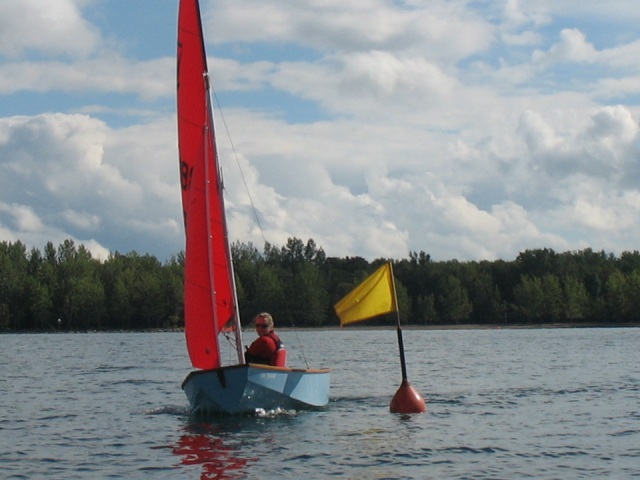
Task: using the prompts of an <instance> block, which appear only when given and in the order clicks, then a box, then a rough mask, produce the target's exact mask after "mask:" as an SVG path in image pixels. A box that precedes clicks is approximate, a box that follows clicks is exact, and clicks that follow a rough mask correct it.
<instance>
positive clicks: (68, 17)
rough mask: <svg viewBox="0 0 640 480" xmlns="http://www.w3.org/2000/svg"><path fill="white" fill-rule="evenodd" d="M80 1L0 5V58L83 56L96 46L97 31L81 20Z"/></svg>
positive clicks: (46, 0) (40, 0) (44, 0)
mask: <svg viewBox="0 0 640 480" xmlns="http://www.w3.org/2000/svg"><path fill="white" fill-rule="evenodd" d="M83 3H86V2H85V1H80V0H56V1H50V0H19V1H12V0H8V1H3V2H0V56H5V57H10V58H15V57H19V56H20V55H22V54H24V53H25V52H35V53H41V54H50V55H61V56H70V57H86V56H87V55H89V54H90V53H91V52H93V51H94V50H95V49H96V48H97V47H98V45H99V42H100V35H99V32H97V30H96V29H95V28H94V27H93V26H92V25H91V24H90V23H89V22H87V20H86V19H84V18H83V17H82V11H81V9H80V6H81V5H82V4H83Z"/></svg>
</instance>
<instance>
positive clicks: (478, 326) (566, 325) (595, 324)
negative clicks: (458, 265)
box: [0, 322, 640, 335]
mask: <svg viewBox="0 0 640 480" xmlns="http://www.w3.org/2000/svg"><path fill="white" fill-rule="evenodd" d="M401 327H402V330H544V329H568V328H638V327H640V323H638V322H630V323H616V324H611V323H598V322H591V323H566V322H560V323H535V324H521V325H502V324H497V323H496V324H460V325H402V326H401ZM396 328H397V327H396V326H395V325H347V326H345V327H340V326H339V325H335V326H322V327H278V326H277V325H276V330H278V331H281V332H287V331H294V330H318V331H333V330H396ZM243 330H251V327H250V326H246V327H244V328H243ZM181 332H184V329H183V328H149V329H142V330H19V331H2V332H0V335H3V334H29V333H34V334H44V333H50V334H58V333H59V334H63V333H79V334H83V333H84V334H86V333H181Z"/></svg>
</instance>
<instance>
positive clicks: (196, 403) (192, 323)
mask: <svg viewBox="0 0 640 480" xmlns="http://www.w3.org/2000/svg"><path fill="white" fill-rule="evenodd" d="M210 88H211V87H210V78H209V73H208V70H207V59H206V52H205V48H204V38H203V33H202V22H201V16H200V5H199V2H198V0H180V5H179V11H178V51H177V113H178V147H179V156H180V159H179V160H180V185H181V189H182V208H183V215H184V224H185V235H186V247H185V266H184V276H185V280H184V318H185V337H186V343H187V350H188V352H189V357H190V359H191V363H192V365H193V367H194V368H195V369H196V370H194V371H192V372H191V373H190V374H189V375H188V376H187V378H186V379H185V380H184V382H183V383H182V388H183V390H184V391H185V393H186V395H187V398H188V400H189V403H190V413H200V412H202V413H221V414H241V413H252V412H255V411H256V410H258V409H264V410H267V411H268V410H273V409H279V408H281V409H286V410H290V409H294V410H299V409H308V408H318V407H323V406H325V405H326V404H327V403H328V402H329V377H330V370H329V369H326V368H321V369H309V368H306V369H295V368H287V367H286V366H271V365H258V364H253V363H246V362H245V357H244V347H243V341H242V328H241V324H240V314H239V311H238V300H237V295H236V286H235V278H234V273H233V263H232V259H231V249H230V246H229V238H228V233H227V222H226V218H225V205H224V198H223V183H222V175H221V170H220V165H219V163H218V153H217V149H216V139H215V130H214V123H213V107H212V100H211V92H210ZM226 331H230V332H233V333H232V335H233V339H234V343H235V350H236V354H237V363H235V364H233V365H222V359H221V349H220V340H221V338H223V337H221V333H222V332H226Z"/></svg>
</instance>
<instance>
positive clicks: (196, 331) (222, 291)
mask: <svg viewBox="0 0 640 480" xmlns="http://www.w3.org/2000/svg"><path fill="white" fill-rule="evenodd" d="M177 70H178V72H177V73H178V78H177V82H178V89H177V90H178V147H179V152H180V183H181V186H182V209H183V214H184V223H185V233H186V248H185V268H184V276H185V283H184V290H185V291H184V318H185V335H186V340H187V348H188V350H189V356H190V358H191V363H192V364H193V366H194V367H196V368H202V369H211V368H217V367H219V366H221V364H220V348H219V345H218V333H219V332H220V331H221V330H222V328H223V327H224V326H225V324H227V323H228V322H229V321H231V320H233V319H234V318H235V319H236V320H237V307H236V305H237V301H236V294H235V284H234V279H233V268H232V263H231V254H230V251H229V243H228V239H227V229H226V220H225V213H224V200H223V197H222V180H221V175H220V171H219V165H218V156H217V151H216V145H215V133H214V126H213V114H212V108H211V95H210V92H209V75H208V71H207V59H206V53H205V49H204V39H203V34H202V27H201V19H200V7H199V4H198V1H197V0H181V1H180V10H179V14H178V68H177ZM238 323H239V322H238ZM238 331H239V329H238ZM237 340H238V342H239V345H238V348H239V352H242V348H241V340H240V339H239V337H238V338H237ZM239 355H241V353H240V354H239Z"/></svg>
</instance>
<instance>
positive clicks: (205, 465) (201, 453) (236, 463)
mask: <svg viewBox="0 0 640 480" xmlns="http://www.w3.org/2000/svg"><path fill="white" fill-rule="evenodd" d="M216 433H217V432H216V431H215V429H214V428H212V425H191V426H189V427H186V428H185V429H184V434H183V435H182V436H181V437H180V439H179V440H178V442H177V443H176V445H173V446H171V447H170V448H171V452H172V453H173V454H174V455H178V456H180V457H181V459H180V463H181V464H182V465H201V466H202V474H201V475H200V478H201V479H202V480H208V479H213V478H216V479H234V478H243V476H244V468H245V466H246V465H247V464H248V463H249V462H255V461H257V458H241V457H238V456H237V454H238V449H237V448H234V447H229V446H227V445H225V443H224V441H223V440H222V439H221V438H220V437H219V436H217V435H216Z"/></svg>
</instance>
